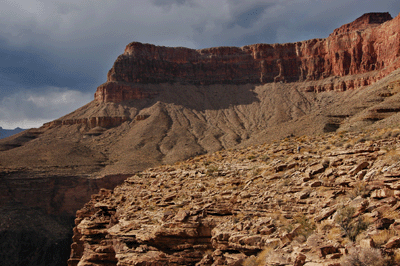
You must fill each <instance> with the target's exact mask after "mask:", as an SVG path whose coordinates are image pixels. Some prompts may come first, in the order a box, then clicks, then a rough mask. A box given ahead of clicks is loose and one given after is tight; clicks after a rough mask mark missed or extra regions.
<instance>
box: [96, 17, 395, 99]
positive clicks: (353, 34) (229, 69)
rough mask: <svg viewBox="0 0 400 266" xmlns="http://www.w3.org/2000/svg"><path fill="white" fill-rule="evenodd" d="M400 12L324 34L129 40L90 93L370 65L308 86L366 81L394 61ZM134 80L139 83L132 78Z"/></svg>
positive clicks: (291, 76)
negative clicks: (225, 42) (160, 42)
mask: <svg viewBox="0 0 400 266" xmlns="http://www.w3.org/2000/svg"><path fill="white" fill-rule="evenodd" d="M399 32H400V17H399V16H397V17H396V18H395V19H392V17H391V16H390V14H389V13H369V14H365V15H363V16H361V17H360V18H358V19H357V20H355V21H354V22H352V23H349V24H346V25H344V26H342V27H340V28H338V29H336V30H335V31H334V32H333V33H332V34H331V35H330V36H329V37H328V38H327V39H313V40H308V41H302V42H296V43H286V44H253V45H247V46H243V47H216V48H207V49H199V50H194V49H189V48H182V47H176V48H172V47H163V46H155V45H151V44H142V43H138V42H133V43H130V44H128V45H127V47H126V49H125V52H124V53H123V54H122V55H120V56H119V57H118V58H117V60H116V61H115V63H114V66H113V67H112V68H111V70H110V71H109V72H108V75H107V83H105V84H103V85H101V86H100V87H99V88H98V89H97V92H96V94H95V99H96V100H97V101H100V102H121V101H124V100H131V99H142V98H148V97H149V96H150V95H149V94H146V93H144V92H143V91H142V90H141V88H140V85H139V84H147V83H190V84H199V85H202V84H246V83H253V84H263V83H268V82H292V81H306V80H307V81H309V80H321V79H324V78H327V77H332V76H347V75H356V74H363V73H367V72H372V71H375V72H374V73H371V75H369V76H368V77H363V78H357V79H353V80H348V81H346V82H343V83H340V84H328V85H324V86H323V87H317V88H314V87H313V88H309V90H314V91H324V90H338V91H342V90H347V89H355V88H358V87H362V86H365V85H369V84H371V83H373V82H375V81H376V80H378V79H380V78H382V77H384V76H385V75H387V74H389V73H390V72H391V71H393V70H394V69H396V68H398V67H399V66H400V63H399V60H398V58H399V56H400V43H399V40H400V37H399ZM138 83H139V84H138Z"/></svg>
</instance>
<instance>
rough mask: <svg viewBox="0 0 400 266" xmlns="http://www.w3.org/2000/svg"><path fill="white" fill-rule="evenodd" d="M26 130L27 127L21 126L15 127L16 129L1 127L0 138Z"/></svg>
mask: <svg viewBox="0 0 400 266" xmlns="http://www.w3.org/2000/svg"><path fill="white" fill-rule="evenodd" d="M24 130H26V129H23V128H19V127H17V128H15V129H4V128H2V127H0V139H4V138H7V137H10V136H12V135H15V134H18V133H20V132H22V131H24Z"/></svg>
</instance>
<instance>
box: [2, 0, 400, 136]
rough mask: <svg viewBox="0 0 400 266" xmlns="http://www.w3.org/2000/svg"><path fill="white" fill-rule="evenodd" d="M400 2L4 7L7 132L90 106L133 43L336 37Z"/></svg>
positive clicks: (25, 1)
mask: <svg viewBox="0 0 400 266" xmlns="http://www.w3.org/2000/svg"><path fill="white" fill-rule="evenodd" d="M367 12H390V14H391V15H392V16H393V17H395V16H397V15H398V14H399V12H400V3H399V1H398V0H380V1H376V0H374V1H369V0H329V1H328V0H264V1H258V0H250V1H249V0H247V1H243V0H149V1H145V0H118V1H117V0H85V1H82V0H58V1H54V0H2V1H1V2H0V29H1V30H0V126H1V127H3V128H15V127H22V128H30V127H39V126H41V125H42V124H43V123H44V122H47V121H50V120H53V119H56V118H58V117H60V116H63V115H65V114H67V113H69V112H71V111H73V110H75V109H76V108H78V107H80V106H82V105H84V104H86V103H88V102H90V101H91V100H92V99H93V94H94V92H95V91H96V88H97V86H98V85H100V84H101V83H103V82H105V81H106V74H107V71H108V70H109V69H110V68H111V67H112V64H113V62H114V60H115V59H116V58H117V56H118V55H119V54H121V53H123V51H124V48H125V46H126V45H127V44H128V43H130V42H132V41H139V42H144V43H152V44H156V45H164V46H184V47H189V48H196V49H197V48H206V47H213V46H243V45H247V44H253V43H285V42H296V41H302V40H307V39H312V38H326V37H327V36H328V35H329V34H330V33H331V32H332V31H333V30H334V29H335V28H337V27H339V26H341V25H342V24H345V23H348V22H351V21H353V20H354V19H356V18H358V17H359V16H361V15H362V14H364V13H367Z"/></svg>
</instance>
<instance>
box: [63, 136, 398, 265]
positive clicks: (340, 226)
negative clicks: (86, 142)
mask: <svg viewBox="0 0 400 266" xmlns="http://www.w3.org/2000/svg"><path fill="white" fill-rule="evenodd" d="M399 134H400V131H399V130H398V129H395V130H387V131H386V132H383V131H380V132H378V131H375V132H370V133H368V134H365V133H362V134H354V133H353V134H343V135H334V134H330V135H324V136H320V137H316V138H308V137H302V138H288V139H285V140H282V141H281V142H277V143H273V144H266V145H260V146H256V147H250V148H247V149H243V150H231V151H221V152H218V153H215V154H211V155H203V156H201V157H196V158H193V159H190V160H188V161H186V162H183V163H177V164H175V165H171V166H162V167H158V168H152V169H148V170H146V171H144V172H141V173H139V174H138V175H134V176H132V177H129V178H128V179H127V180H126V181H125V183H124V184H123V185H121V186H119V187H117V188H115V189H114V191H110V190H103V191H101V193H100V194H98V195H94V196H93V197H92V200H91V201H90V202H89V203H88V204H86V205H85V207H84V208H83V209H81V210H79V211H78V212H77V219H76V220H75V223H76V227H75V229H74V237H73V239H74V244H73V245H72V252H71V258H70V260H69V265H70V266H72V265H80V266H84V265H198V266H200V265H309V266H311V265H349V264H345V261H346V260H348V261H350V260H353V261H354V259H355V258H356V257H357V256H360V258H359V260H360V261H362V262H363V265H372V264H371V263H372V261H373V262H374V263H377V264H376V265H397V263H399V262H400V261H399V259H398V256H395V254H396V253H394V252H397V249H398V248H399V247H400V244H399V243H400V236H399V231H398V228H399V224H400V220H399V218H400V214H399V211H398V210H399V208H400V171H399V169H400V168H399V167H400V165H399V162H398V157H399V153H400V141H399V138H398V136H399ZM297 147H301V148H300V149H298V148H297ZM389 147H390V150H388V148H389ZM356 239H357V241H356ZM353 241H354V242H353ZM363 254H364V255H365V254H376V255H374V257H373V259H371V255H370V256H366V257H364V258H363V257H362V256H363ZM368 258H369V261H368ZM244 262H245V264H243V263H244ZM256 262H257V263H256ZM383 262H386V263H388V264H383ZM341 263H343V264H341ZM380 263H381V264H380Z"/></svg>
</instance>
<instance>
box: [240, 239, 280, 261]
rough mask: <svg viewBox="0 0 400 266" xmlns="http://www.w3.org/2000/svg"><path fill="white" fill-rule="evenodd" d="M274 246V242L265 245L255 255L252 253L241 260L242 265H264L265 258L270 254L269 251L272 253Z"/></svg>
mask: <svg viewBox="0 0 400 266" xmlns="http://www.w3.org/2000/svg"><path fill="white" fill-rule="evenodd" d="M276 247H277V245H276V244H272V245H271V246H269V247H266V248H265V249H264V250H263V251H261V252H260V253H258V255H257V257H256V256H254V255H253V256H250V257H248V258H247V259H246V260H245V261H244V262H243V266H264V265H265V261H266V259H267V258H268V256H270V255H271V253H273V251H274V249H275V248H276ZM272 255H273V254H272Z"/></svg>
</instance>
